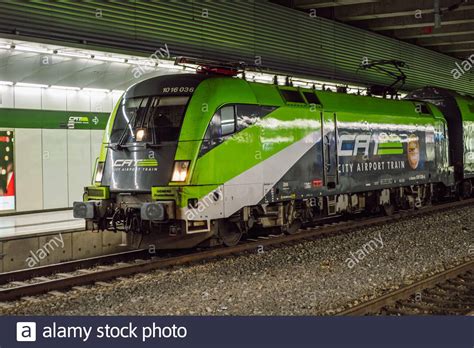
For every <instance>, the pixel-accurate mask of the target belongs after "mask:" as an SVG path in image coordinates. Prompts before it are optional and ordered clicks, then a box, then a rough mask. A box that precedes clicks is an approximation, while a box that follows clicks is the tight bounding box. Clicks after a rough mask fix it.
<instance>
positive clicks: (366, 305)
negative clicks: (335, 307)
mask: <svg viewBox="0 0 474 348" xmlns="http://www.w3.org/2000/svg"><path fill="white" fill-rule="evenodd" d="M472 270H474V260H469V261H467V262H464V263H462V264H461V265H458V266H455V267H452V268H450V269H448V270H445V271H443V272H440V273H437V274H434V275H432V276H430V277H428V278H425V279H422V280H420V281H418V282H415V283H413V284H411V285H407V286H404V287H401V288H399V289H397V290H394V291H391V292H389V293H387V294H385V295H383V296H380V297H377V298H374V299H372V300H369V301H366V302H363V303H361V304H359V305H357V306H354V307H352V308H349V309H346V310H344V311H342V312H339V313H337V315H346V316H347V315H366V314H373V313H379V312H380V311H381V310H382V309H383V308H384V307H386V306H389V305H392V304H394V303H396V302H397V301H400V300H404V299H407V298H409V297H410V296H412V295H414V294H416V293H417V292H419V291H421V290H425V289H429V288H433V287H435V286H436V285H438V284H440V283H443V282H445V281H446V280H449V279H453V278H456V277H458V276H459V275H461V274H463V273H466V272H468V271H472Z"/></svg>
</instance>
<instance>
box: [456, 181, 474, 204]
mask: <svg viewBox="0 0 474 348" xmlns="http://www.w3.org/2000/svg"><path fill="white" fill-rule="evenodd" d="M471 195H472V185H471V182H470V181H467V180H466V181H464V182H463V183H462V184H461V185H460V192H459V196H460V198H461V199H467V198H469V197H471Z"/></svg>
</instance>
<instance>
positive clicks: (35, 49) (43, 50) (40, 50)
mask: <svg viewBox="0 0 474 348" xmlns="http://www.w3.org/2000/svg"><path fill="white" fill-rule="evenodd" d="M15 50H18V51H25V52H35V53H49V50H48V49H47V48H42V47H28V46H22V45H16V46H15Z"/></svg>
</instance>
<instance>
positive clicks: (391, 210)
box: [383, 203, 395, 216]
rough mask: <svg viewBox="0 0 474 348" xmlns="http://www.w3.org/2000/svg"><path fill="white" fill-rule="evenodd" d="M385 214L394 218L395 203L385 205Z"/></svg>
mask: <svg viewBox="0 0 474 348" xmlns="http://www.w3.org/2000/svg"><path fill="white" fill-rule="evenodd" d="M383 212H384V214H385V215H387V216H392V215H393V213H394V212H395V206H394V205H393V203H385V204H384V205H383Z"/></svg>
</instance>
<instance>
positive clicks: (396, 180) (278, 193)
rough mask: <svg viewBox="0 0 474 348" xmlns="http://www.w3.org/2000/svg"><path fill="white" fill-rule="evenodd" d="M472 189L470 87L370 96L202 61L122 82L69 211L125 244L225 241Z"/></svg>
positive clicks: (412, 205) (389, 210)
mask: <svg viewBox="0 0 474 348" xmlns="http://www.w3.org/2000/svg"><path fill="white" fill-rule="evenodd" d="M230 71H231V72H232V71H233V70H232V69H230ZM473 185H474V99H473V97H472V96H470V95H461V94H459V93H456V92H454V91H451V90H446V89H443V88H438V87H425V88H421V89H418V90H415V91H412V92H410V93H409V94H408V95H407V96H406V97H405V98H403V100H396V99H387V98H376V97H371V96H362V95H355V94H347V93H336V92H333V91H328V90H317V89H315V88H304V87H294V86H291V84H285V85H278V84H271V83H259V82H252V81H249V80H248V79H245V78H240V77H237V76H235V74H232V73H230V74H229V73H227V72H226V71H225V69H221V68H219V69H213V68H209V67H208V68H207V69H200V70H199V73H178V74H172V75H163V76H157V77H153V78H149V79H147V80H144V81H141V82H138V83H136V84H135V85H133V86H131V87H130V88H128V89H127V90H126V91H125V93H124V94H123V96H122V98H121V99H120V100H119V101H118V103H117V104H116V106H115V108H114V110H113V112H112V113H111V115H110V118H109V120H108V124H107V126H106V129H105V132H104V138H103V141H102V146H101V153H100V157H99V158H98V161H97V165H96V169H95V172H94V175H93V182H92V184H91V185H90V186H87V187H85V190H84V197H83V201H80V202H74V205H73V212H74V216H75V217H76V218H83V219H85V220H86V223H87V228H88V229H90V230H112V231H122V232H126V234H125V235H126V236H127V243H129V245H133V246H134V247H143V246H147V245H154V246H155V247H156V248H157V249H180V248H193V247H196V246H215V245H225V246H233V245H236V244H237V243H239V241H240V240H241V238H242V237H243V236H245V235H251V234H252V233H253V232H254V231H260V232H261V231H264V232H265V231H268V232H270V231H271V232H272V233H276V232H278V233H286V234H293V233H296V232H297V231H298V230H299V229H300V228H301V226H304V225H307V224H311V223H317V222H318V221H322V220H324V219H326V218H330V217H332V216H339V215H348V214H357V213H363V212H365V213H374V212H375V213H385V214H393V212H394V211H396V210H399V209H417V208H420V207H422V206H424V205H428V204H431V203H433V202H434V201H439V200H443V199H448V198H450V197H451V198H460V199H464V198H468V197H471V196H472V195H473V192H474V189H473Z"/></svg>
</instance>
